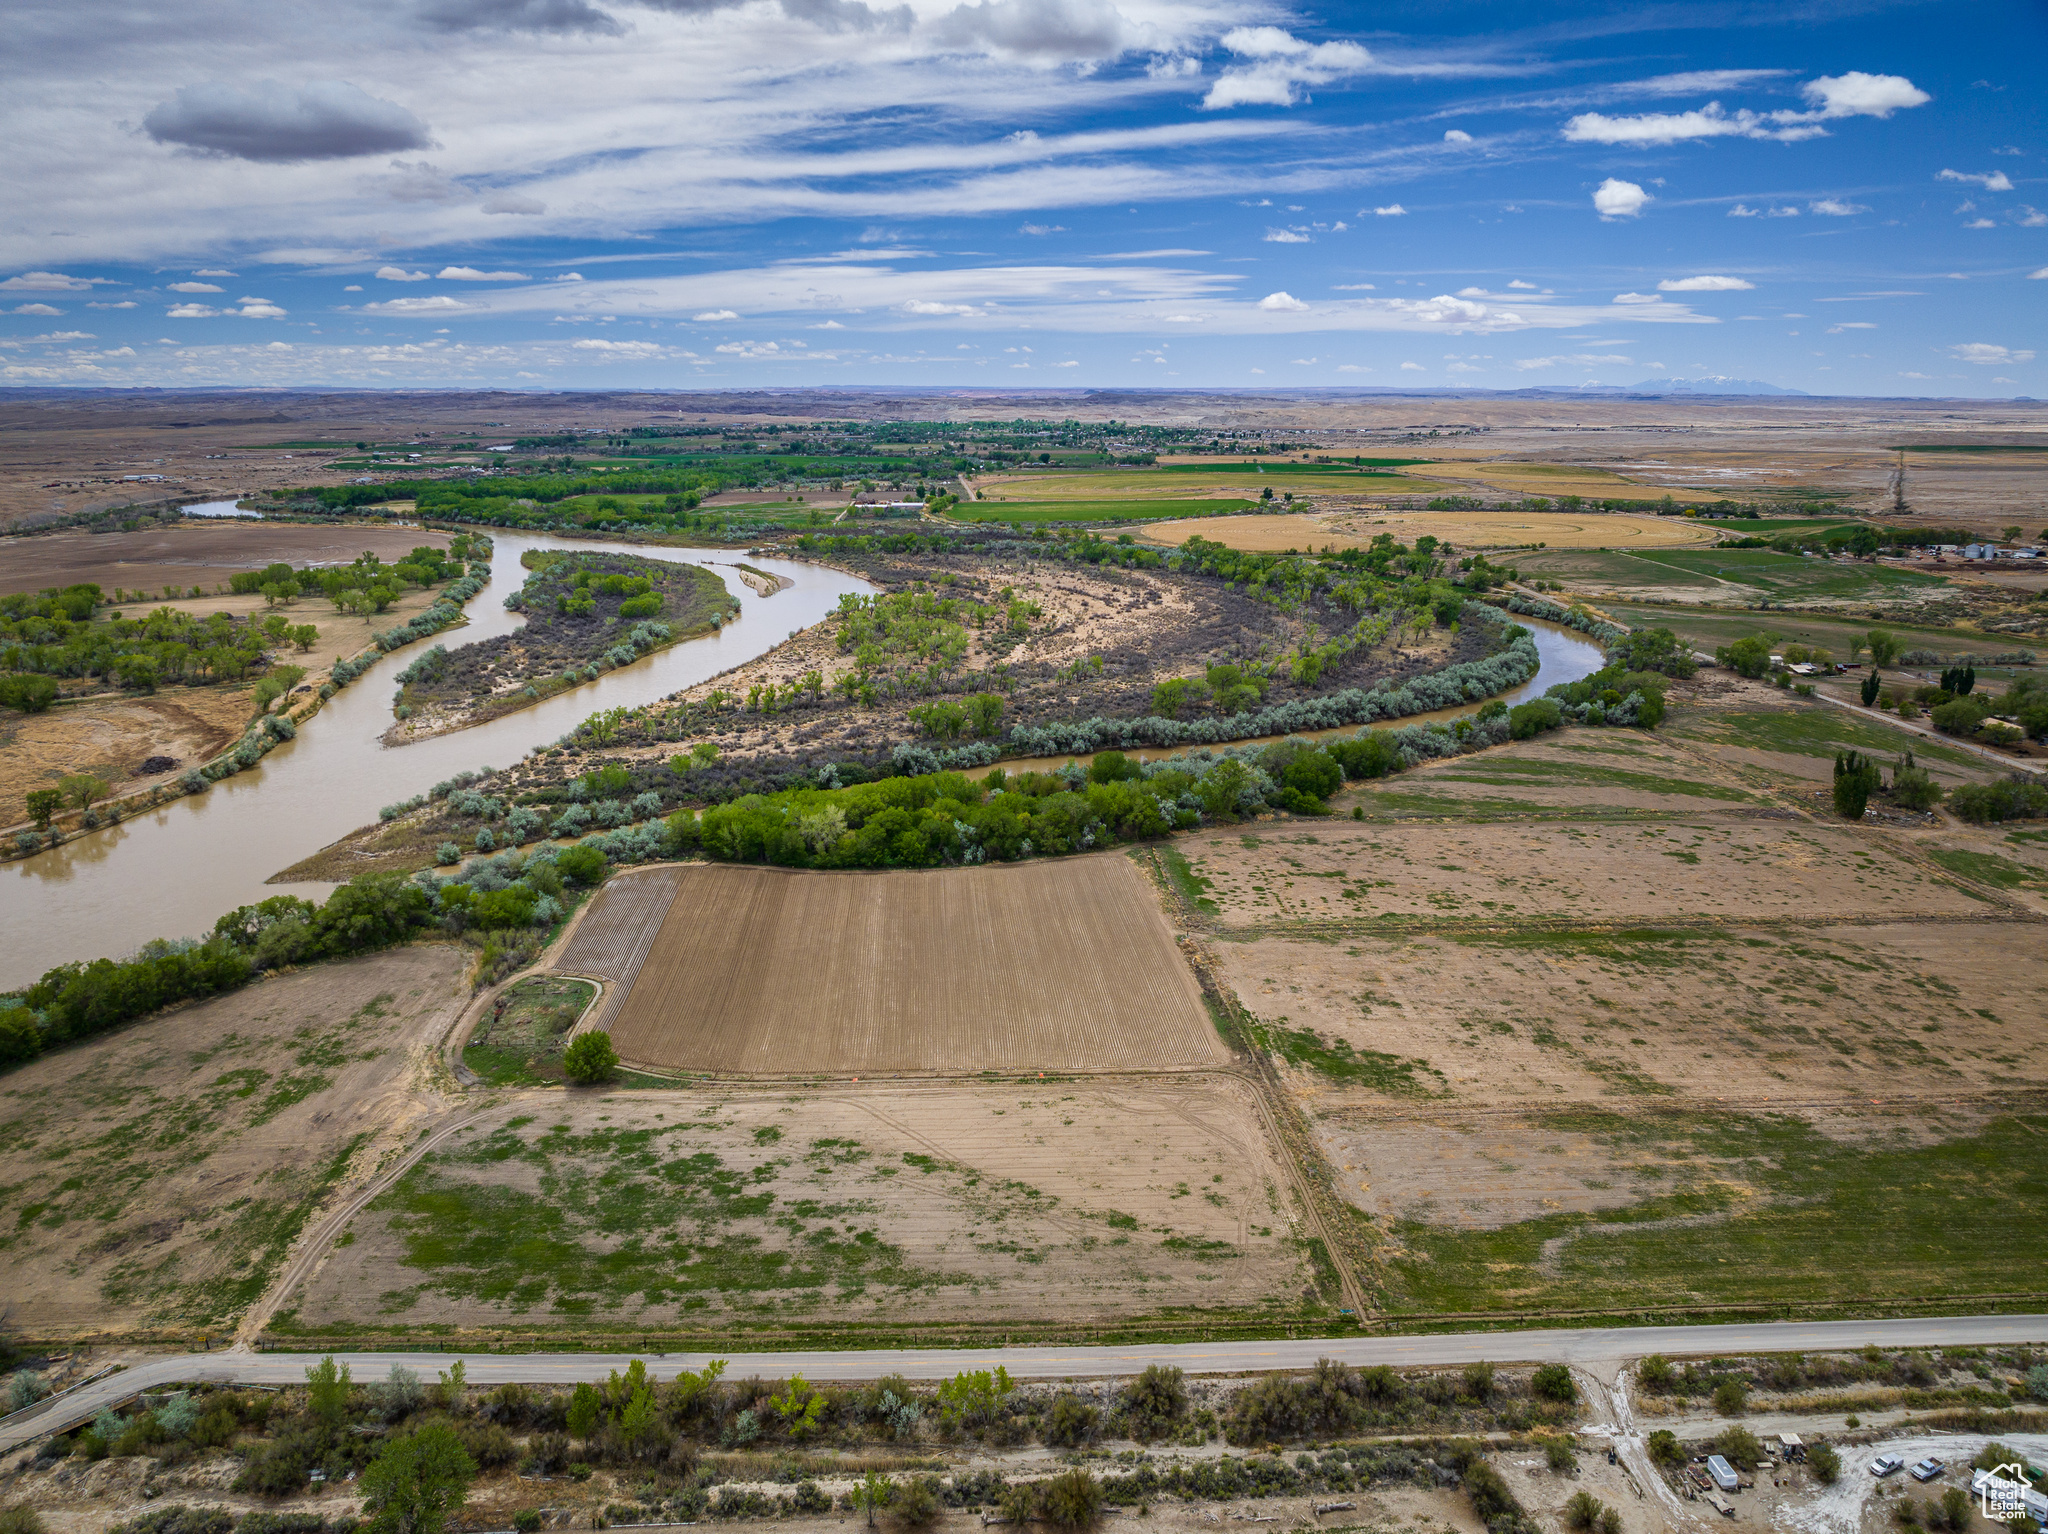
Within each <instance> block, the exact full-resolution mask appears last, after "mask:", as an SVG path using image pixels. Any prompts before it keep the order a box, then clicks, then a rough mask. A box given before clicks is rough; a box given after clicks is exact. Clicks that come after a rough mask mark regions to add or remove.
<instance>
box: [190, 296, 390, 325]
mask: <svg viewBox="0 0 2048 1534" xmlns="http://www.w3.org/2000/svg"><path fill="white" fill-rule="evenodd" d="M235 302H236V303H238V304H240V305H241V306H242V307H241V308H239V309H228V310H225V311H223V312H225V313H228V314H239V315H240V316H241V317H242V318H243V319H245V320H279V319H283V318H284V316H285V311H284V310H282V309H280V308H278V306H277V305H276V304H274V303H272V302H271V301H270V300H269V299H267V298H238V299H236V300H235ZM399 302H401V303H403V302H404V300H403V299H401V300H399Z"/></svg>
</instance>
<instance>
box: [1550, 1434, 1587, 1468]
mask: <svg viewBox="0 0 2048 1534" xmlns="http://www.w3.org/2000/svg"><path fill="white" fill-rule="evenodd" d="M1543 1459H1544V1462H1545V1463H1546V1464H1548V1465H1549V1466H1550V1468H1551V1470H1553V1471H1554V1472H1556V1473H1558V1474H1563V1473H1564V1472H1565V1471H1567V1470H1575V1469H1577V1468H1578V1463H1579V1453H1578V1446H1577V1445H1576V1444H1574V1443H1573V1442H1572V1441H1571V1439H1570V1438H1569V1437H1557V1438H1546V1439H1544V1440H1543Z"/></svg>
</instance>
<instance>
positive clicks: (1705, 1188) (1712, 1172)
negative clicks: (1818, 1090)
mask: <svg viewBox="0 0 2048 1534" xmlns="http://www.w3.org/2000/svg"><path fill="white" fill-rule="evenodd" d="M1544 1125H1545V1127H1546V1128H1549V1129H1552V1130H1560V1131H1565V1132H1569V1133H1574V1134H1580V1135H1586V1136H1589V1137H1591V1138H1592V1139H1594V1140H1596V1141H1598V1142H1600V1143H1601V1144H1602V1145H1603V1146H1605V1147H1607V1148H1608V1149H1609V1150H1610V1152H1611V1153H1612V1154H1614V1156H1615V1157H1616V1159H1617V1160H1621V1161H1623V1162H1633V1163H1635V1164H1636V1170H1637V1172H1638V1174H1639V1175H1650V1176H1654V1177H1655V1178H1656V1179H1657V1180H1658V1181H1660V1182H1663V1183H1664V1184H1665V1186H1666V1189H1667V1191H1665V1192H1662V1193H1659V1194H1656V1195H1653V1196H1651V1197H1649V1198H1645V1199H1643V1200H1641V1201H1639V1202H1637V1203H1634V1204H1631V1205H1629V1206H1627V1207H1625V1208H1622V1209H1616V1210H1610V1211H1607V1212H1605V1213H1601V1214H1588V1213H1570V1214H1555V1215H1547V1216H1544V1217H1542V1218H1539V1219H1533V1220H1523V1221H1520V1222H1518V1223H1516V1224H1512V1225H1508V1226H1505V1227H1502V1228H1501V1229H1498V1230H1472V1231H1457V1230H1448V1229H1445V1228H1443V1227H1441V1226H1438V1225H1433V1224H1426V1223H1422V1222H1419V1221H1403V1222H1400V1223H1398V1224H1397V1225H1396V1226H1395V1228H1394V1234H1395V1236H1396V1237H1397V1238H1398V1240H1399V1243H1400V1245H1401V1246H1402V1247H1403V1248H1405V1251H1404V1252H1403V1253H1402V1255H1399V1256H1396V1257H1394V1258H1392V1259H1391V1260H1390V1262H1389V1263H1388V1274H1389V1278H1390V1283H1389V1292H1388V1293H1387V1295H1386V1299H1387V1302H1388V1306H1389V1309H1390V1310H1392V1311H1394V1312H1395V1313H1397V1314H1398V1313H1401V1312H1404V1311H1406V1312H1414V1311H1498V1312H1503V1313H1506V1312H1514V1311H1529V1310H1542V1309H1553V1308H1554V1309H1569V1310H1603V1309H1604V1310H1609V1311H1614V1312H1620V1311H1635V1310H1645V1309H1648V1310H1654V1309H1657V1308H1659V1307H1662V1306H1671V1305H1693V1304H1725V1305H1742V1306H1756V1307H1758V1308H1759V1309H1765V1310H1768V1309H1770V1308H1772V1307H1775V1306H1779V1305H1783V1304H1786V1303H1803V1304H1844V1305H1867V1304H1871V1303H1875V1302H1882V1301H1883V1300H1885V1299H1887V1298H1891V1297H1900V1298H1904V1297H1909V1296H1936V1295H1970V1294H1997V1293H2012V1292H2015V1291H2029V1290H2033V1289H2036V1288H2038V1287H2039V1286H2040V1275H2041V1265H2040V1254H2039V1251H2038V1243H2037V1242H2036V1241H2035V1240H2034V1239H2033V1233H2032V1231H2031V1229H2030V1227H2029V1226H2028V1224H2027V1222H2026V1221H2024V1220H2018V1219H2001V1218H1996V1217H1987V1216H1986V1213H1985V1208H1986V1202H1985V1201H1986V1190H1987V1189H1992V1188H1995V1189H1996V1190H1997V1194H1996V1199H1995V1202H1996V1203H1997V1204H1998V1205H1999V1206H2001V1207H2005V1208H2014V1209H2018V1208H2030V1207H2038V1205H2039V1204H2040V1202H2041V1200H2042V1198H2043V1197H2044V1196H2048V1117H2044V1116H2041V1115H2038V1114H2033V1115H2024V1116H2018V1117H2011V1118H2002V1119H1998V1120H1995V1121H1993V1122H1992V1123H1990V1124H1989V1125H1987V1126H1986V1127H1985V1128H1984V1129H1983V1130H1982V1132H1981V1133H1976V1134H1969V1135H1962V1136H1958V1137H1956V1138H1953V1139H1949V1140H1946V1141H1944V1142H1942V1143H1938V1144H1932V1145H1928V1144H1914V1143H1913V1140H1914V1139H1915V1138H1917V1136H1912V1135H1909V1134H1908V1133H1907V1126H1906V1125H1904V1124H1900V1125H1898V1126H1896V1130H1895V1131H1894V1132H1889V1133H1888V1132H1886V1129H1887V1126H1885V1125H1884V1124H1882V1123H1881V1122H1878V1123H1875V1124H1869V1125H1866V1126H1865V1127H1866V1128H1867V1129H1869V1130H1871V1131H1872V1133H1871V1135H1870V1140H1869V1142H1867V1143H1857V1142H1855V1141H1845V1140H1843V1139H1839V1138H1834V1137H1830V1136H1829V1135H1824V1134H1822V1133H1820V1132H1819V1131H1818V1130H1817V1129H1815V1128H1814V1127H1813V1126H1812V1125H1810V1124H1808V1123H1806V1122H1805V1121H1804V1120H1802V1119H1799V1118H1796V1117H1793V1116H1791V1115H1780V1114H1757V1115H1747V1114H1735V1113H1722V1112H1716V1111H1715V1110H1714V1109H1713V1108H1712V1107H1711V1105H1706V1104H1701V1103H1698V1102H1694V1103H1691V1104H1688V1105H1687V1106H1686V1107H1684V1108H1683V1109H1671V1110H1661V1109H1654V1108H1647V1109H1638V1110H1636V1111H1634V1112H1631V1113H1629V1114H1626V1115H1624V1114H1616V1113H1606V1112H1575V1113H1569V1114H1560V1115H1556V1116H1554V1117H1552V1118H1550V1119H1548V1120H1545V1121H1544Z"/></svg>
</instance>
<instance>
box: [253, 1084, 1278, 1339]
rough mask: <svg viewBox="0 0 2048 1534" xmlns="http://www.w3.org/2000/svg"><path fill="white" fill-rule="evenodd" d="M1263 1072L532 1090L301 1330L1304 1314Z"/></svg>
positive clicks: (353, 1258)
mask: <svg viewBox="0 0 2048 1534" xmlns="http://www.w3.org/2000/svg"><path fill="white" fill-rule="evenodd" d="M1286 1175H1287V1174H1286V1172H1285V1170H1284V1168H1283V1167H1282V1166H1281V1165H1280V1164H1279V1163H1278V1161H1277V1160H1276V1157H1275V1151H1274V1147H1273V1146H1272V1145H1271V1144H1270V1143H1269V1141H1268V1138H1267V1135H1266V1132H1265V1129H1264V1127H1263V1123H1262V1120H1261V1117H1260V1114H1259V1110H1258V1107H1257V1105H1256V1103H1255V1102H1254V1100H1253V1098H1252V1094H1251V1090H1250V1089H1249V1088H1248V1087H1247V1086H1245V1085H1244V1084H1243V1083H1241V1082H1238V1081H1234V1080H1229V1079H1224V1078H1219V1077H1201V1078H1189V1079H1186V1080H1183V1081H1178V1082H1153V1083H1147V1084H1142V1085H1137V1084H1131V1085H1126V1084H1121V1083H1119V1084H1105V1083H1084V1082H1074V1081H1062V1082H1057V1083H1055V1082H1052V1081H1047V1082H1042V1083H1041V1082H1036V1081H1033V1082H1028V1083H1023V1084H1004V1085H995V1084H980V1085H977V1084H959V1085H930V1084H921V1085H918V1086H915V1087H902V1086H887V1085H882V1086H876V1085H872V1084H870V1083H867V1082H862V1083H861V1084H860V1085H859V1086H851V1085H849V1084H845V1083H841V1084H837V1085H834V1086H832V1087H830V1088H827V1089H812V1090H802V1089H799V1090H796V1091H790V1090H787V1089H777V1090H775V1091H773V1092H766V1091H737V1092H733V1091H722V1090H713V1089H708V1088H707V1089H704V1090H701V1091H696V1092H666V1091H640V1092H633V1093H629V1094H616V1095H612V1096H608V1097H597V1098H571V1099H569V1100H567V1101H563V1100H561V1099H559V1098H557V1099H554V1100H552V1101H550V1102H547V1103H545V1104H535V1103H531V1102H529V1103H527V1104H526V1105H524V1106H523V1107H522V1106H519V1105H507V1106H505V1107H504V1108H501V1109H499V1110H498V1111H496V1112H495V1113H492V1114H490V1115H488V1116H486V1117H485V1118H484V1119H483V1120H482V1121H481V1122H479V1123H477V1124H476V1125H474V1126H472V1127H470V1128H468V1129H466V1130H464V1131H463V1132H462V1133H461V1135H460V1136H459V1137H458V1138H456V1139H455V1140H453V1141H451V1142H450V1144H449V1145H448V1146H447V1147H446V1148H445V1149H442V1150H439V1151H436V1152H434V1153H432V1154H430V1155H429V1156H428V1157H427V1158H426V1159H425V1160H423V1161H422V1162H421V1163H420V1164H419V1165H418V1166H416V1167H415V1168H413V1169H412V1170H411V1171H410V1172H408V1173H407V1174H406V1175H405V1177H404V1178H402V1179H401V1180H400V1181H399V1182H398V1183H397V1185H396V1186H395V1187H394V1188H393V1189H392V1190H391V1191H390V1192H389V1193H388V1194H386V1195H384V1196H382V1197H380V1198H379V1199H378V1200H377V1201H376V1202H375V1203H373V1204H372V1205H371V1206H370V1207H369V1208H368V1209H366V1210H365V1211H364V1212H363V1213H362V1214H361V1215H360V1216H358V1217H357V1218H356V1220H355V1222H354V1225H353V1227H352V1230H351V1235H352V1236H353V1238H354V1239H353V1240H349V1241H346V1243H345V1245H344V1246H343V1247H342V1248H341V1249H339V1250H337V1251H336V1252H335V1254H334V1255H333V1257H331V1258H330V1259H329V1260H328V1262H327V1264H326V1265H325V1266H324V1267H323V1268H322V1270H321V1271H320V1272H319V1274H318V1275H317V1276H316V1277H315V1278H314V1279H313V1281H312V1283H311V1285H310V1286H309V1288H308V1290H307V1291H306V1293H305V1296H304V1299H303V1303H302V1304H301V1305H300V1307H299V1312H298V1315H297V1317H296V1319H295V1320H294V1322H293V1323H292V1324H293V1325H294V1326H295V1327H296V1328H297V1329H298V1330H300V1331H302V1332H310V1333H316V1334H317V1333H319V1332H322V1331H324V1330H339V1329H341V1328H348V1329H349V1330H351V1331H353V1332H354V1333H356V1334H357V1335H358V1336H360V1335H363V1334H365V1333H367V1334H370V1335H375V1334H376V1333H377V1332H379V1331H381V1330H385V1329H390V1330H393V1331H402V1330H404V1329H408V1328H418V1327H429V1326H434V1327H460V1328H472V1327H511V1328H516V1329H519V1330H520V1331H547V1330H562V1331H569V1332H573V1333H578V1334H588V1333H603V1332H607V1331H610V1332H618V1331H632V1332H644V1331H646V1330H649V1329H655V1330H662V1329H681V1330H695V1329H703V1328H705V1327H708V1326H719V1327H728V1328H729V1327H733V1326H743V1327H745V1328H747V1329H750V1330H751V1329H757V1328H768V1329H775V1330H785V1331H788V1330H805V1331H812V1330H818V1329H828V1328H829V1329H834V1330H844V1331H847V1332H854V1333H859V1332H861V1331H872V1332H878V1333H884V1334H886V1333H887V1332H889V1331H891V1330H893V1329H898V1328H902V1327H905V1326H924V1325H929V1324H933V1323H944V1322H964V1323H982V1324H987V1325H994V1326H998V1327H1001V1326H1008V1325H1017V1326H1021V1327H1045V1326H1054V1327H1058V1326H1074V1327H1086V1326H1089V1325H1091V1324H1105V1323H1107V1324H1115V1323H1117V1322H1119V1321H1122V1320H1127V1319H1132V1318H1144V1317H1150V1316H1154V1315H1156V1314H1158V1313H1160V1312H1175V1313H1178V1314H1180V1315H1181V1316H1182V1317H1183V1318H1184V1319H1185V1320H1186V1321H1187V1322H1188V1324H1191V1325H1200V1324H1201V1320H1200V1318H1201V1317H1202V1316H1205V1315H1208V1316H1215V1317H1217V1318H1218V1319H1222V1320H1225V1321H1228V1320H1231V1319H1235V1317H1236V1316H1237V1315H1241V1314H1242V1313H1244V1312H1247V1311H1254V1312H1258V1313H1260V1314H1263V1315H1267V1316H1281V1315H1287V1314H1292V1313H1295V1312H1296V1311H1298V1310H1299V1309H1300V1308H1301V1306H1302V1299H1301V1296H1302V1291H1303V1288H1304V1285H1311V1286H1312V1284H1313V1271H1312V1269H1311V1267H1310V1263H1309V1260H1308V1257H1307V1254H1306V1253H1305V1252H1304V1251H1303V1250H1302V1247H1301V1245H1300V1243H1299V1242H1298V1241H1297V1240H1295V1239H1294V1237H1293V1232H1292V1230H1291V1227H1290V1222H1289V1218H1288V1210H1287V1205H1286V1194H1285V1192H1284V1191H1283V1189H1284V1187H1285V1183H1286Z"/></svg>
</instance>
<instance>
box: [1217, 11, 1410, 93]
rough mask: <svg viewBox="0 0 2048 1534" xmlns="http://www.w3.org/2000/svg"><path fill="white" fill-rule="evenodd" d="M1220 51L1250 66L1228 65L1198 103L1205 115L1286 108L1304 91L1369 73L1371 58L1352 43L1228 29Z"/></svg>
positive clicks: (1274, 31) (1255, 29) (1270, 30)
mask: <svg viewBox="0 0 2048 1534" xmlns="http://www.w3.org/2000/svg"><path fill="white" fill-rule="evenodd" d="M1222 42H1223V46H1224V47H1225V48H1226V49H1228V50H1229V51H1230V52H1232V53H1234V54H1236V55H1237V56H1238V57H1239V58H1241V59H1247V60H1249V61H1250V62H1249V63H1245V64H1233V65H1231V66H1230V67H1229V68H1227V69H1225V70H1224V71H1223V73H1222V74H1221V75H1220V76H1218V77H1217V80H1216V83H1215V84H1214V85H1212V86H1210V87H1209V94H1208V95H1206V96H1204V97H1203V98H1202V105H1203V106H1204V107H1205V108H1207V109H1208V110H1210V111H1212V112H1213V111H1217V110H1220V109H1222V108H1224V107H1239V106H1271V107H1291V106H1293V105H1295V104H1296V103H1297V102H1299V101H1302V100H1303V99H1305V98H1306V96H1307V87H1309V86H1312V85H1327V84H1329V83H1330V82H1331V81H1333V80H1342V79H1345V78H1346V77H1348V76H1351V75H1357V74H1363V73H1364V72H1365V71H1366V70H1368V69H1370V68H1371V67H1372V63H1373V58H1372V55H1371V54H1370V53H1369V52H1367V51H1366V50H1365V49H1364V48H1362V47H1360V46H1359V45H1358V44H1357V43H1351V42H1337V43H1309V42H1304V41H1303V40H1302V39H1301V38H1298V37H1296V36H1295V35H1294V34H1293V33H1292V32H1289V31H1287V30H1286V29H1285V28H1282V27H1232V28H1231V29H1230V30H1229V31H1228V32H1225V33H1224V34H1223V38H1222Z"/></svg>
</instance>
